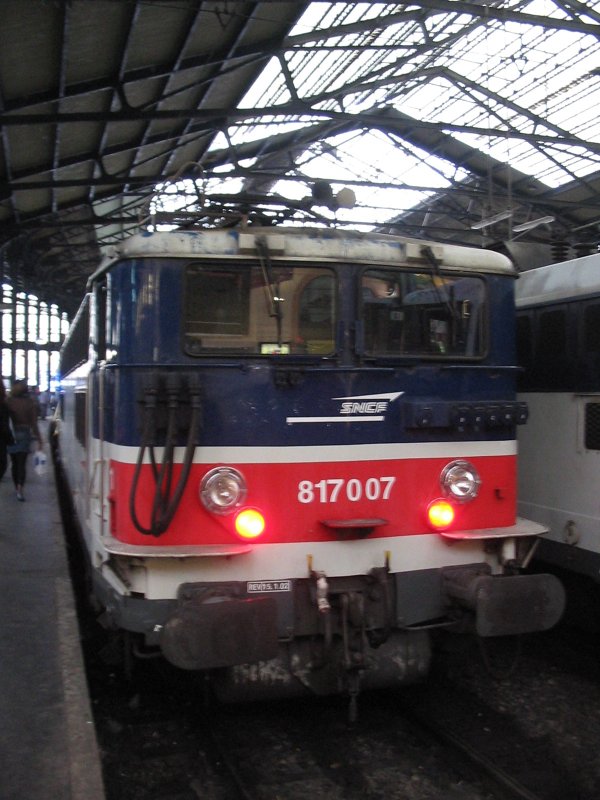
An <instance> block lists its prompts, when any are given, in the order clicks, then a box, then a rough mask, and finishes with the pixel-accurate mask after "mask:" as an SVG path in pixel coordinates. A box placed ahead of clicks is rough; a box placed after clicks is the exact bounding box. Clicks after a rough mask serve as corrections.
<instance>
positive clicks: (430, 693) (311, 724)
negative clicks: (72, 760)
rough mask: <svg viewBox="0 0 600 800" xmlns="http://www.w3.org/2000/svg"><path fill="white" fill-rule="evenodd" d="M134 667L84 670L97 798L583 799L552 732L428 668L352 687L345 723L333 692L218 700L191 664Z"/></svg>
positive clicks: (344, 708)
mask: <svg viewBox="0 0 600 800" xmlns="http://www.w3.org/2000/svg"><path fill="white" fill-rule="evenodd" d="M99 672H100V674H103V671H102V670H101V669H100V670H99ZM141 672H143V674H140V672H139V671H138V674H136V676H135V680H134V681H133V682H127V681H125V680H123V678H122V677H121V676H120V674H119V673H118V671H116V670H114V671H113V670H109V671H108V673H106V670H104V676H105V677H104V679H103V680H104V681H105V683H104V685H103V686H102V685H99V684H98V683H95V682H94V681H93V680H92V690H93V695H94V696H93V705H94V708H95V710H96V722H97V730H98V737H99V741H100V747H101V751H102V754H103V764H104V772H105V782H106V789H107V800H197V799H198V798H202V800H238V799H241V800H296V798H302V800H304V799H305V798H306V797H314V798H327V800H338V799H339V800H359V799H360V800H371V799H372V800H376V799H377V800H379V798H384V797H385V798H386V800H387V798H399V799H400V798H402V800H431V799H432V798H440V800H441V798H443V799H444V800H448V799H449V798H450V799H451V800H513V799H514V798H518V799H519V800H555V799H556V800H558V798H560V800H572V799H573V800H575V798H578V800H588V798H589V800H592V798H593V795H590V794H586V789H585V787H584V786H583V785H580V783H579V778H578V776H577V775H576V774H575V775H574V774H572V773H570V772H569V771H568V770H566V769H565V768H564V767H563V766H561V763H560V759H557V758H556V743H555V742H553V741H552V740H551V739H548V738H542V739H537V740H536V739H535V738H533V739H532V738H530V737H527V736H526V735H525V734H524V732H523V730H522V728H521V727H520V725H519V722H518V716H515V715H514V714H513V713H512V712H510V713H501V712H498V711H497V710H495V709H494V708H492V707H491V706H489V705H486V703H485V702H482V701H481V699H480V698H478V697H477V696H476V695H475V694H473V693H471V692H469V691H466V690H464V689H462V688H460V687H459V686H457V685H456V684H453V683H452V682H451V681H450V680H448V679H445V678H443V677H441V676H439V675H437V676H434V678H433V680H432V681H431V682H430V683H429V684H427V686H419V687H414V688H413V689H412V690H404V691H396V692H391V693H389V692H388V693H386V692H378V693H365V694H362V695H361V696H360V698H359V718H358V721H357V722H356V723H355V724H349V723H348V721H347V713H346V712H347V700H346V699H345V698H310V699H307V700H304V701H300V700H295V701H274V702H271V703H260V704H258V703H257V704H253V705H246V706H222V705H218V704H216V703H214V702H212V701H210V700H208V699H207V697H206V693H205V691H204V686H203V684H202V683H201V682H199V681H198V680H197V678H196V677H195V676H193V675H190V674H187V673H185V674H182V673H179V672H177V671H176V670H172V669H171V668H169V667H167V666H166V665H164V664H162V663H161V664H158V663H156V664H153V663H148V664H145V665H143V667H142V670H141ZM517 706H518V702H517V701H516V700H515V708H514V709H513V711H516V710H517Z"/></svg>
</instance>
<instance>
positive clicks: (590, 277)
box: [516, 254, 600, 307]
mask: <svg viewBox="0 0 600 800" xmlns="http://www.w3.org/2000/svg"><path fill="white" fill-rule="evenodd" d="M592 294H600V254H595V255H591V256H583V257H582V258H573V259H571V260H570V261H561V262H560V263H558V264H549V265H547V266H545V267H537V268H536V269H530V270H527V271H526V272H522V273H521V274H520V275H519V280H518V281H517V287H516V304H517V307H523V306H531V305H540V304H542V303H551V302H555V301H557V300H566V299H567V298H576V297H582V296H583V295H592Z"/></svg>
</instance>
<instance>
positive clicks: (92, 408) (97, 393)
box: [87, 275, 108, 533]
mask: <svg viewBox="0 0 600 800" xmlns="http://www.w3.org/2000/svg"><path fill="white" fill-rule="evenodd" d="M107 292H108V280H107V276H106V275H104V276H102V277H101V278H100V279H99V280H98V281H96V282H95V284H94V288H93V293H92V309H91V310H92V313H91V318H90V350H91V358H92V369H91V371H90V374H89V378H88V392H87V397H88V403H87V406H88V412H87V448H88V454H87V456H88V462H87V463H88V516H89V517H90V521H91V524H92V525H93V526H94V528H95V527H96V526H98V527H99V528H100V532H101V533H103V532H105V530H106V526H105V523H106V522H107V520H108V508H107V506H106V493H107V488H108V475H107V468H106V465H105V463H104V462H105V448H104V436H105V432H104V410H105V392H104V390H105V385H104V377H105V368H106V347H107V336H106V325H107V306H108V304H107Z"/></svg>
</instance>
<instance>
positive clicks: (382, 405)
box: [340, 400, 388, 414]
mask: <svg viewBox="0 0 600 800" xmlns="http://www.w3.org/2000/svg"><path fill="white" fill-rule="evenodd" d="M387 407H388V404H387V402H382V401H381V400H369V401H367V402H366V403H365V402H363V403H357V402H356V401H354V402H352V401H350V400H346V402H345V403H342V406H341V408H340V414H383V413H384V412H385V411H386V410H387Z"/></svg>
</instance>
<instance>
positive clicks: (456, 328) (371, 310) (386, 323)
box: [362, 269, 485, 358]
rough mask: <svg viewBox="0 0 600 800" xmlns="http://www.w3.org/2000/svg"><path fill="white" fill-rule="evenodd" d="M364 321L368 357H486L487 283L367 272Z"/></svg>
mask: <svg viewBox="0 0 600 800" xmlns="http://www.w3.org/2000/svg"><path fill="white" fill-rule="evenodd" d="M362 315H363V324H364V343H365V353H366V354H367V355H373V356H398V355H401V356H429V357H453V358H456V357H459V358H460V357H474V356H482V355H483V353H484V346H485V342H484V335H483V332H484V329H485V327H484V317H485V283H484V281H483V280H482V279H481V278H478V277H472V276H464V275H432V274H430V273H422V272H418V273H415V272H401V271H400V270H382V269H377V270H375V269H372V270H367V271H366V272H364V273H363V276H362Z"/></svg>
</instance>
